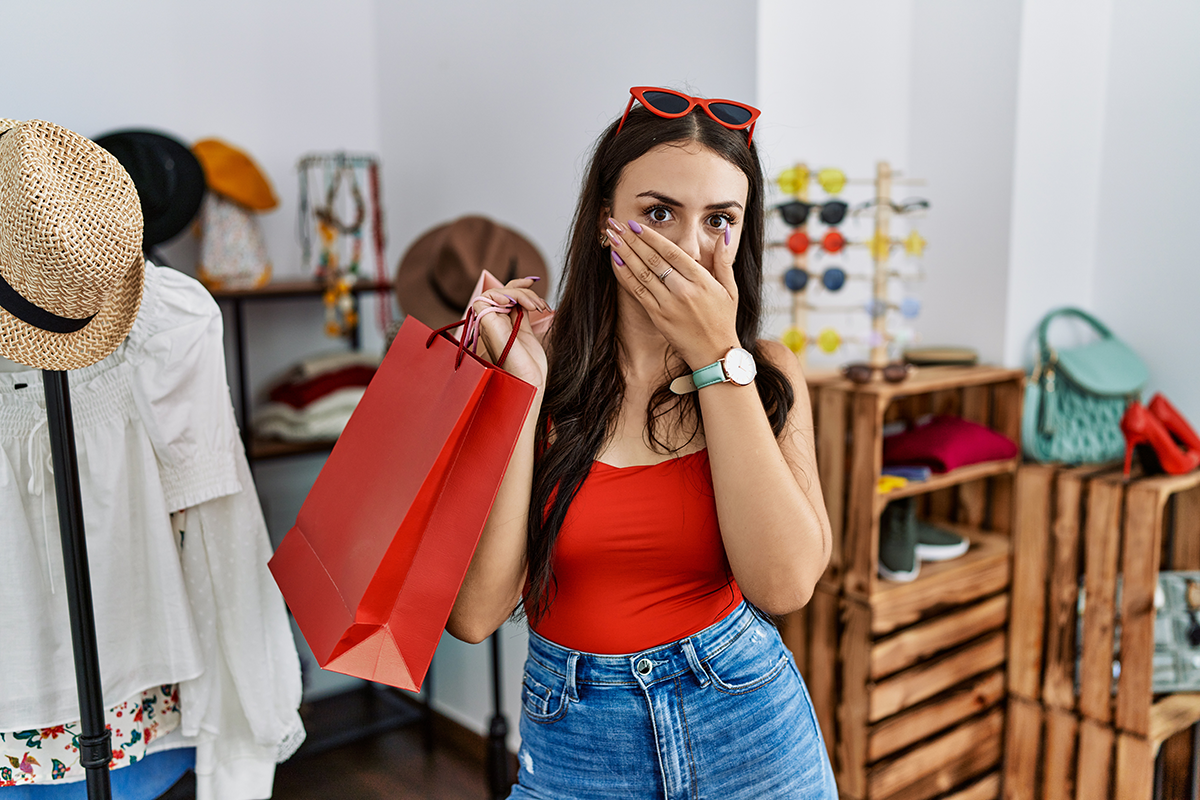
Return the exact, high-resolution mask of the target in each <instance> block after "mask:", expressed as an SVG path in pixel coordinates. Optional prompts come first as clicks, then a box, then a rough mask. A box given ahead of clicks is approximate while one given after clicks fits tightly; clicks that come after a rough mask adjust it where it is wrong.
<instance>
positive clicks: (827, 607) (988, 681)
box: [783, 367, 1024, 800]
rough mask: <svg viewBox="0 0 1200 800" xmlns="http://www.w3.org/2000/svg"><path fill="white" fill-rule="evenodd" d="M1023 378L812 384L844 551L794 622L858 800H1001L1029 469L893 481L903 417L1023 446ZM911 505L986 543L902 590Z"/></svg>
mask: <svg viewBox="0 0 1200 800" xmlns="http://www.w3.org/2000/svg"><path fill="white" fill-rule="evenodd" d="M1023 380H1024V378H1023V375H1022V373H1021V372H1020V371H1018V370H1010V369H1001V368H996V367H937V368H923V369H921V370H919V371H918V372H917V373H916V374H915V375H913V376H912V377H911V378H910V379H908V380H906V381H904V382H902V383H899V384H889V383H883V382H877V383H871V384H866V385H858V384H853V383H851V382H849V381H846V380H844V379H842V378H840V377H838V376H830V375H824V376H821V377H820V378H819V379H818V380H816V381H813V382H810V390H811V396H812V406H813V418H814V425H815V430H816V441H817V462H818V473H819V475H820V481H821V488H822V491H823V493H824V495H825V502H826V507H827V510H828V512H829V519H830V524H831V527H832V528H833V533H834V535H833V546H832V548H831V558H830V566H829V568H828V570H827V571H826V573H825V575H824V576H823V577H822V579H821V582H820V584H819V585H818V587H817V589H816V591H815V593H814V595H813V599H812V601H811V602H810V603H809V605H808V606H807V607H806V608H805V609H804V610H803V612H801V613H800V614H797V615H793V616H792V617H790V618H789V619H787V620H785V621H784V625H783V628H784V631H785V640H790V641H791V642H793V643H794V644H793V645H791V646H792V650H793V652H794V653H796V654H797V663H798V664H799V665H800V668H801V670H802V671H803V673H804V676H805V679H806V681H807V682H808V684H809V689H810V694H811V695H812V696H813V704H814V707H815V709H816V711H817V719H818V721H819V722H820V724H821V728H822V733H823V734H824V736H825V739H826V742H827V744H828V745H829V746H830V749H831V756H832V758H833V761H834V766H835V771H836V772H837V777H838V788H839V790H840V792H841V794H842V797H843V798H845V799H846V800H892V798H897V799H898V798H904V799H905V800H926V799H927V798H941V799H943V800H944V799H947V798H956V800H983V799H984V798H989V800H990V798H998V797H999V795H1000V767H1001V756H1002V745H1003V730H1004V721H1005V716H1006V703H1005V698H1006V696H1007V695H1006V681H1005V662H1006V659H1007V652H1008V632H1007V630H1008V621H1009V597H1008V589H1009V584H1010V579H1011V563H1012V562H1011V547H1010V538H1009V531H1010V529H1011V527H1012V523H1013V511H1012V502H1013V497H1014V494H1013V485H1014V482H1015V477H1016V472H1017V469H1018V466H1019V462H1018V459H1006V460H1002V461H991V462H985V463H981V464H975V465H971V466H968V467H964V468H961V469H958V470H955V471H953V472H950V473H947V474H944V475H935V476H933V477H932V478H931V479H930V480H928V481H924V482H913V483H910V484H908V485H907V486H905V487H903V488H901V489H899V490H894V491H892V492H889V493H887V494H879V493H878V491H877V485H878V480H879V476H880V471H881V468H882V460H883V456H882V450H883V428H884V425H885V424H886V423H889V422H893V421H896V420H910V421H915V420H917V419H918V418H919V417H921V416H923V415H926V414H950V415H957V416H961V417H963V418H965V419H970V420H972V421H974V422H978V423H981V424H984V425H988V426H989V427H991V428H992V429H993V430H996V431H999V432H1000V433H1003V434H1004V435H1006V436H1008V437H1009V438H1010V439H1012V440H1013V441H1014V442H1015V441H1019V431H1020V418H1021V401H1022V398H1023ZM907 497H916V498H918V500H917V502H918V503H919V506H918V507H919V509H920V515H921V516H922V517H924V518H927V519H929V520H930V521H934V522H936V524H938V525H939V526H941V527H945V528H949V529H953V530H955V531H957V532H959V533H961V534H963V535H965V536H966V537H967V538H968V540H969V541H970V548H969V550H968V551H967V553H966V554H965V555H963V556H962V557H960V558H958V559H954V560H951V561H945V562H940V563H925V564H922V565H921V571H920V575H919V576H918V577H917V579H916V580H914V581H911V582H908V583H899V582H890V581H886V580H883V579H880V578H879V577H878V575H877V572H878V552H879V548H878V537H879V526H880V515H881V514H882V512H883V510H884V508H885V507H886V506H887V504H888V503H889V502H891V501H893V500H897V499H901V498H907Z"/></svg>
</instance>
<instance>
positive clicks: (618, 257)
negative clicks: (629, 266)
mask: <svg viewBox="0 0 1200 800" xmlns="http://www.w3.org/2000/svg"><path fill="white" fill-rule="evenodd" d="M612 257H613V261H615V262H617V266H618V267H623V266H625V262H624V261H622V260H621V257H620V256H619V255H617V251H615V250H614V251H613V254H612Z"/></svg>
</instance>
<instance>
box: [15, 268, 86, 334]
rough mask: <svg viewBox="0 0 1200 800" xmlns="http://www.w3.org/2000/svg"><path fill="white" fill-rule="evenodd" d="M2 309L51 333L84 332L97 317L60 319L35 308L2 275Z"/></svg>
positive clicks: (39, 308)
mask: <svg viewBox="0 0 1200 800" xmlns="http://www.w3.org/2000/svg"><path fill="white" fill-rule="evenodd" d="M0 308H3V309H4V310H5V311H7V312H8V313H10V314H12V315H13V316H14V317H16V318H17V319H19V320H21V321H22V322H28V323H29V324H30V325H32V326H34V327H35V328H41V329H42V330H44V331H50V332H51V333H75V331H78V330H82V329H83V328H84V327H85V326H86V325H87V324H88V323H89V322H91V321H92V320H93V319H94V318H95V317H96V315H95V314H92V315H91V316H90V317H84V318H83V319H76V318H74V317H60V316H59V315H58V314H53V313H51V312H49V311H47V310H46V309H44V308H42V307H40V306H35V305H34V304H33V303H31V302H29V301H28V300H26V299H25V298H24V297H22V296H21V295H20V294H19V293H18V292H17V290H16V289H14V288H13V287H11V286H9V285H8V281H6V280H4V276H3V275H0Z"/></svg>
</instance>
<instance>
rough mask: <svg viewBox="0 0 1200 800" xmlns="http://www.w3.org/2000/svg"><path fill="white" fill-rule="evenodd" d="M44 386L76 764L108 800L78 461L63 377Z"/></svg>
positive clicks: (98, 796) (96, 794)
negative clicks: (77, 727) (76, 717)
mask: <svg viewBox="0 0 1200 800" xmlns="http://www.w3.org/2000/svg"><path fill="white" fill-rule="evenodd" d="M42 385H43V387H44V388H45V391H46V418H47V426H48V427H49V430H50V453H51V458H52V459H53V464H54V492H55V495H56V498H57V500H58V527H59V532H60V533H61V535H62V550H63V568H64V570H65V572H66V581H67V609H68V612H69V613H70V618H71V644H72V647H73V650H74V654H75V683H76V687H77V689H78V692H79V711H80V717H81V722H82V728H83V735H82V736H80V737H79V754H80V760H79V763H80V765H81V766H83V768H84V769H85V770H86V773H85V775H86V778H87V796H88V800H111V798H112V787H111V785H110V783H109V774H108V763H109V761H111V760H112V735H111V733H110V732H109V731H108V728H107V727H106V726H105V724H104V691H103V688H102V684H101V682H100V655H99V651H98V649H97V646H96V618H95V614H94V612H93V609H92V583H91V574H90V572H89V571H88V556H87V542H86V539H85V537H84V530H83V497H82V494H81V492H80V489H79V459H78V456H77V455H76V452H75V425H74V422H73V420H72V418H71V393H70V388H69V382H68V380H67V373H66V372H61V371H57V370H42Z"/></svg>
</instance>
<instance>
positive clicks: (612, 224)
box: [608, 217, 625, 233]
mask: <svg viewBox="0 0 1200 800" xmlns="http://www.w3.org/2000/svg"><path fill="white" fill-rule="evenodd" d="M608 227H610V228H612V229H613V230H614V231H616V232H617V233H620V232H621V231H623V230H625V229H624V228H622V227H621V223H619V222H617V221H616V220H615V219H613V218H612V217H609V218H608Z"/></svg>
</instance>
